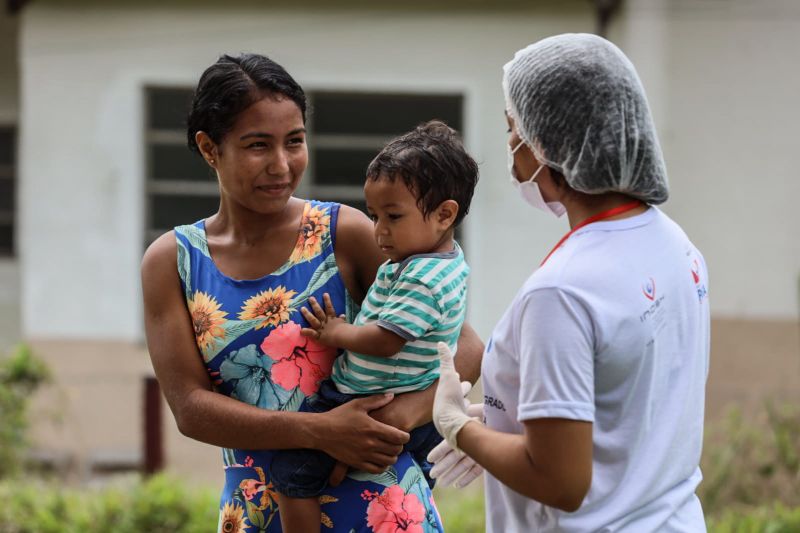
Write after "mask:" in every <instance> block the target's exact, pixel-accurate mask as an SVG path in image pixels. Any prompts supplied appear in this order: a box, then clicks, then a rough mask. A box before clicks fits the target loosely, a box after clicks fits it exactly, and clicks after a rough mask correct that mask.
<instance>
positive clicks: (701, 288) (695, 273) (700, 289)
mask: <svg viewBox="0 0 800 533" xmlns="http://www.w3.org/2000/svg"><path fill="white" fill-rule="evenodd" d="M690 270H691V272H692V279H693V280H694V285H695V288H696V289H697V300H698V301H700V302H702V301H703V298H705V297H706V295H707V294H708V290H706V286H705V284H703V283H701V282H700V263H698V262H697V259H694V260H692V266H691V267H690Z"/></svg>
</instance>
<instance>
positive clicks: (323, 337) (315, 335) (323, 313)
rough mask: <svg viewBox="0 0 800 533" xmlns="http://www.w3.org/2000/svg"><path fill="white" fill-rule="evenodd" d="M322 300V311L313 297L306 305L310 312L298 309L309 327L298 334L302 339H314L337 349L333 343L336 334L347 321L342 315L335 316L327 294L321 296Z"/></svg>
mask: <svg viewBox="0 0 800 533" xmlns="http://www.w3.org/2000/svg"><path fill="white" fill-rule="evenodd" d="M322 300H323V302H324V303H325V309H324V310H323V309H322V307H321V306H320V305H319V302H317V299H316V298H314V297H313V296H312V297H311V298H309V299H308V305H309V307H310V308H311V310H310V311H309V310H308V309H307V308H305V307H301V308H300V312H301V313H302V314H303V317H304V318H305V319H306V321H307V322H308V325H309V326H310V327H308V328H303V329H302V330H300V334H301V335H303V336H304V337H311V338H312V339H316V340H318V341H319V342H321V343H322V344H325V345H327V346H335V347H338V346H339V345H338V344H336V342H335V339H336V332H337V330H339V329H340V328H341V327H342V325H346V324H347V321H346V320H345V318H344V315H338V316H337V315H336V310H335V309H334V308H333V302H332V301H331V297H330V295H329V294H328V293H327V292H326V293H325V294H323V295H322Z"/></svg>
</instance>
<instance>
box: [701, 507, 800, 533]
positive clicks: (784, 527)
mask: <svg viewBox="0 0 800 533" xmlns="http://www.w3.org/2000/svg"><path fill="white" fill-rule="evenodd" d="M707 522H708V532H709V533H797V532H798V531H800V507H796V508H794V509H789V508H786V507H783V506H781V505H780V504H778V505H775V506H774V507H758V508H755V509H736V510H732V509H729V510H726V511H723V512H722V513H721V514H720V516H718V517H711V518H709V519H708V521H707Z"/></svg>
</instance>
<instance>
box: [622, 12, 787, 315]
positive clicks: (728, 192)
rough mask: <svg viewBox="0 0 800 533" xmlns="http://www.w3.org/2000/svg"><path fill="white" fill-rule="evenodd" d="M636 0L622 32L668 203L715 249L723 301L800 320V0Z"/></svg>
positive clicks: (715, 280) (732, 308) (712, 262)
mask: <svg viewBox="0 0 800 533" xmlns="http://www.w3.org/2000/svg"><path fill="white" fill-rule="evenodd" d="M625 4H626V6H627V10H626V12H625V13H624V16H623V18H622V19H621V20H620V21H619V24H618V25H617V26H616V27H615V35H617V34H618V35H619V36H620V37H621V39H622V43H623V48H624V49H625V50H626V52H628V53H629V54H630V55H631V58H632V59H633V61H634V62H635V63H636V64H637V65H639V67H640V71H641V72H642V78H643V82H644V84H645V86H646V88H647V90H648V92H649V96H650V99H651V102H653V107H654V108H655V110H656V120H657V125H658V130H659V135H660V137H661V141H662V146H663V149H664V154H665V157H666V161H667V168H668V171H669V176H670V185H671V198H670V201H669V202H668V203H667V204H665V206H664V210H665V211H666V212H667V213H668V214H669V215H670V216H672V217H673V218H674V219H675V220H677V221H678V222H679V223H680V224H681V226H682V227H683V228H684V229H685V230H686V232H687V233H688V234H689V235H690V236H691V238H692V240H693V241H694V242H695V244H697V246H698V247H699V248H700V250H701V251H702V252H703V254H704V255H705V258H706V261H707V263H708V268H709V272H710V277H711V286H710V295H711V300H710V301H711V306H712V313H713V314H714V316H716V317H726V318H745V319H756V320H776V319H777V320H794V321H797V319H798V317H799V316H800V315H799V314H798V305H799V304H800V299H799V298H800V238H798V228H800V211H798V210H797V209H796V206H795V204H796V199H797V198H798V197H800V180H798V179H797V163H796V155H795V154H796V148H795V145H796V142H797V131H796V130H797V126H796V125H797V124H798V122H800V106H798V105H797V103H796V99H797V95H798V94H800V69H797V68H796V63H797V57H796V55H797V49H798V39H797V35H798V32H800V3H798V2H795V1H794V0H768V1H762V2H756V1H746V0H739V1H731V2H717V1H714V0H639V1H637V2H626V3H625Z"/></svg>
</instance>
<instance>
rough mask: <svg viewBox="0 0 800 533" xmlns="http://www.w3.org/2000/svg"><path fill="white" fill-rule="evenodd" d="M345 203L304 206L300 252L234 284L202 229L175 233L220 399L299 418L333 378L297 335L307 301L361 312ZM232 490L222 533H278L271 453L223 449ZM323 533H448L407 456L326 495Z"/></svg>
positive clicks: (324, 354)
mask: <svg viewBox="0 0 800 533" xmlns="http://www.w3.org/2000/svg"><path fill="white" fill-rule="evenodd" d="M338 213H339V205H338V204H334V203H323V202H315V201H307V202H306V204H305V207H304V210H303V218H302V222H301V225H300V228H299V231H298V236H297V243H296V245H295V248H294V250H293V252H292V254H291V255H290V257H289V258H288V260H287V261H286V263H284V264H283V265H282V266H281V267H280V268H278V269H277V270H276V271H274V272H272V273H271V274H268V275H266V276H264V277H262V278H259V279H255V280H236V279H232V278H229V277H227V276H226V275H224V274H223V273H222V272H220V271H219V270H217V268H216V266H215V265H214V261H213V260H212V258H211V256H210V254H209V250H208V241H207V240H206V234H205V222H204V221H202V220H201V221H199V222H197V223H195V224H193V225H189V226H179V227H176V228H175V235H176V239H177V243H178V271H179V273H180V278H181V285H182V287H183V290H184V293H185V296H186V304H187V306H188V308H189V313H190V314H191V317H192V322H193V325H194V333H195V338H196V341H197V346H198V348H199V354H200V355H201V356H202V357H203V360H204V362H205V365H206V369H207V370H208V373H209V375H210V376H211V379H212V381H213V382H214V386H215V388H216V390H217V392H219V393H220V394H225V395H227V396H230V397H232V398H236V399H237V400H240V401H242V402H246V403H249V404H251V405H255V406H258V407H261V408H262V409H273V410H281V411H296V410H297V409H298V408H299V406H300V404H301V402H302V401H303V399H304V398H306V397H307V396H310V395H313V394H315V393H316V391H317V388H318V387H319V383H320V381H322V380H324V379H326V378H327V377H329V376H330V373H331V367H332V365H333V360H334V359H335V358H336V356H337V355H338V351H337V350H336V349H334V348H330V347H328V346H324V345H322V344H320V343H318V342H316V341H314V340H312V339H308V338H305V337H303V336H301V335H300V330H301V328H303V327H305V326H306V322H305V320H304V319H303V316H302V314H301V313H300V308H301V307H302V306H303V305H305V304H306V302H307V300H308V298H309V297H310V296H315V297H316V298H317V299H319V300H320V301H321V298H322V294H323V293H325V292H327V293H329V294H330V295H331V298H332V300H333V304H334V307H335V308H336V310H337V312H338V311H340V310H344V311H345V313H346V314H347V315H348V317H349V318H352V317H353V316H355V313H356V312H357V309H355V306H354V305H353V304H352V302H351V300H350V296H349V294H348V293H347V291H346V289H345V287H344V283H343V282H342V279H341V276H340V274H339V270H338V268H337V266H336V259H335V257H334V253H333V250H334V243H335V240H336V220H337V216H338ZM222 457H223V464H224V468H225V487H224V488H223V491H222V496H221V499H220V517H219V531H221V532H225V533H234V532H248V533H249V532H261V531H263V532H269V533H273V532H279V531H281V524H280V517H279V516H278V506H277V501H276V494H275V491H274V490H273V486H272V483H271V482H270V479H269V466H270V461H272V457H273V452H272V451H269V450H235V449H227V448H226V449H223V450H222ZM319 500H320V503H321V508H322V518H321V525H320V528H321V530H322V531H332V532H375V533H395V532H401V531H402V532H417V533H422V532H431V531H443V529H442V526H441V521H440V518H439V515H438V512H437V511H436V507H435V505H434V502H433V498H432V496H431V491H430V488H429V487H428V485H427V483H426V482H425V480H424V478H423V476H422V472H421V471H420V469H419V467H418V465H417V464H416V463H415V462H414V461H413V459H412V458H411V457H410V455H409V454H408V453H403V454H402V455H401V456H400V458H399V459H398V461H397V464H395V465H394V466H393V467H392V468H390V469H389V470H387V471H386V472H384V473H383V474H380V475H370V474H367V473H364V472H356V471H351V472H350V474H349V475H348V477H347V478H346V479H345V481H344V482H342V484H341V485H339V486H338V487H330V488H329V489H328V490H327V491H326V492H325V493H324V494H323V495H322V496H320V498H319Z"/></svg>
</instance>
